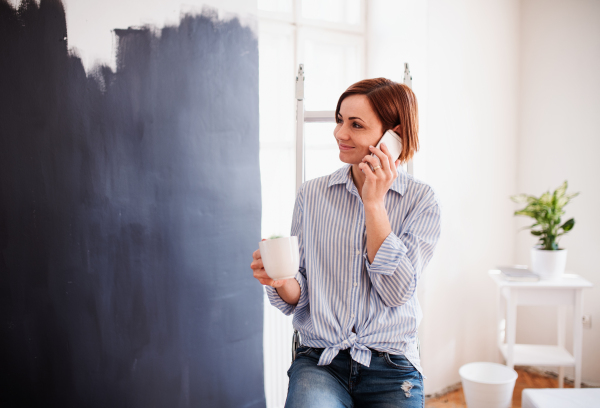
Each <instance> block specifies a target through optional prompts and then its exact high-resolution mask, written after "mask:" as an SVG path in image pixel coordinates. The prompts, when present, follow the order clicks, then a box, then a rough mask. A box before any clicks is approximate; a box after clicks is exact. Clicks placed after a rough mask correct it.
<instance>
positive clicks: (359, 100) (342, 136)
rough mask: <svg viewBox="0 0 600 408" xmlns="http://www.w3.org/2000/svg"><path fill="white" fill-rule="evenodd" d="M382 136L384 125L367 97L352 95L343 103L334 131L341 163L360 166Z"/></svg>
mask: <svg viewBox="0 0 600 408" xmlns="http://www.w3.org/2000/svg"><path fill="white" fill-rule="evenodd" d="M382 135H383V124H382V123H381V121H380V120H379V118H378V117H377V115H376V114H375V112H374V111H373V109H372V108H371V104H370V103H369V100H368V99H367V97H366V96H365V95H350V96H348V97H346V98H345V99H344V100H343V101H342V104H341V106H340V113H339V115H338V117H337V126H336V127H335V130H334V131H333V136H335V140H336V141H337V144H338V147H339V149H340V160H341V161H343V162H344V163H349V164H360V163H361V162H362V159H363V157H365V156H366V155H369V154H371V152H370V151H369V146H376V145H377V142H379V139H381V136H382Z"/></svg>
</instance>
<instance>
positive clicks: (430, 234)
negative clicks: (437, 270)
mask: <svg viewBox="0 0 600 408" xmlns="http://www.w3.org/2000/svg"><path fill="white" fill-rule="evenodd" d="M440 221H441V220H440V206H439V201H438V199H437V196H436V195H435V193H434V192H433V190H430V191H429V192H428V193H427V194H426V195H425V197H423V199H422V200H420V202H419V204H418V205H417V206H416V207H415V209H414V210H413V211H412V212H411V213H410V214H409V215H408V216H407V217H406V219H405V220H404V222H403V223H402V225H401V230H402V232H401V233H400V234H399V235H396V233H394V232H393V231H392V232H390V234H389V235H388V236H387V237H386V239H385V240H384V241H383V243H382V244H381V247H380V248H379V250H378V251H377V254H376V255H375V259H373V263H370V262H369V259H368V257H367V255H366V254H364V255H363V256H364V258H365V265H366V268H367V273H368V274H369V278H370V279H371V283H372V284H373V287H374V288H375V290H376V291H377V293H378V294H379V296H380V297H381V299H382V301H383V303H384V304H385V305H386V306H387V307H396V306H402V305H403V304H405V303H406V302H407V301H408V300H409V299H410V298H411V297H412V296H413V294H414V292H415V290H416V288H417V283H418V281H419V279H420V277H421V273H422V272H423V270H424V269H425V267H426V266H427V264H428V263H429V261H430V260H431V258H432V256H433V251H434V249H435V246H436V244H437V242H438V240H439V237H440V223H441V222H440Z"/></svg>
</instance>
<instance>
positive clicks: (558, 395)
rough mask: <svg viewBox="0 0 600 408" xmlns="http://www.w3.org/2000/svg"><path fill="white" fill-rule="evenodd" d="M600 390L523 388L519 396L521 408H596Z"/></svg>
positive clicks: (599, 398)
mask: <svg viewBox="0 0 600 408" xmlns="http://www.w3.org/2000/svg"><path fill="white" fill-rule="evenodd" d="M599 400H600V388H537V389H533V388H525V389H524V390H523V394H521V406H522V407H523V408H552V407H556V408H564V407H569V408H576V407H582V408H583V407H597V406H598V401H599Z"/></svg>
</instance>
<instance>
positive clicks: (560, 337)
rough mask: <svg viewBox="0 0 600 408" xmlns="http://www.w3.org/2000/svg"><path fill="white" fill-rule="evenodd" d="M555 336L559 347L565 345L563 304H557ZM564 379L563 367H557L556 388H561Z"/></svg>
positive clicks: (564, 312)
mask: <svg viewBox="0 0 600 408" xmlns="http://www.w3.org/2000/svg"><path fill="white" fill-rule="evenodd" d="M556 326H557V328H558V331H557V338H558V345H559V346H560V347H563V348H564V347H565V344H566V330H565V328H566V310H565V306H558V313H557V325H556ZM564 379H565V368H564V367H558V388H563V387H564V384H565V383H564Z"/></svg>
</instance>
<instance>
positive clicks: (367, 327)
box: [266, 165, 440, 374]
mask: <svg viewBox="0 0 600 408" xmlns="http://www.w3.org/2000/svg"><path fill="white" fill-rule="evenodd" d="M385 208H386V210H387V213H388V218H389V220H390V224H391V227H392V232H391V233H390V234H389V235H388V236H387V238H386V239H385V241H384V242H383V244H382V245H381V247H380V248H379V251H378V252H377V254H376V256H375V259H374V260H373V263H372V264H370V263H369V260H368V258H367V253H366V252H367V249H366V247H367V236H366V227H365V211H364V207H363V203H362V200H361V198H360V196H359V195H358V190H357V189H356V186H355V185H354V183H353V181H352V174H351V166H350V165H346V166H344V167H342V168H341V169H339V170H337V171H336V172H334V173H333V174H331V175H329V176H325V177H320V178H317V179H314V180H310V181H307V182H305V183H304V184H302V186H301V187H300V189H299V191H298V195H297V197H296V204H295V207H294V216H293V220H292V232H291V235H296V236H297V237H298V243H299V246H300V270H299V272H298V273H297V274H296V280H297V281H298V283H299V284H300V300H299V301H298V304H297V305H296V306H292V305H290V304H288V303H286V302H285V301H283V300H282V299H281V297H279V295H278V294H277V291H276V290H275V289H274V288H272V287H266V290H267V294H268V296H269V300H270V302H271V304H272V305H274V306H275V307H277V308H278V309H280V310H281V311H282V312H283V313H285V314H286V315H289V314H291V313H294V319H293V324H294V327H295V328H296V329H297V330H298V331H299V332H300V335H301V338H302V344H303V345H306V346H309V347H318V348H325V351H324V352H323V353H322V355H321V358H320V360H319V363H318V364H319V365H328V364H329V363H331V361H332V360H333V359H334V357H335V356H336V355H337V354H338V352H339V351H340V350H345V349H347V348H350V349H351V350H350V354H351V356H352V358H353V359H354V360H355V361H357V362H359V363H361V364H363V365H365V366H369V365H370V362H371V351H370V350H369V348H370V349H375V350H379V351H384V352H388V353H390V354H403V355H405V356H406V358H407V359H408V360H409V361H410V362H411V363H412V364H413V365H414V366H415V368H417V370H419V372H421V374H423V372H422V369H421V365H420V359H419V353H418V350H417V327H418V326H419V322H420V321H421V318H422V312H421V307H420V305H419V301H418V300H417V296H416V292H415V290H416V286H417V283H418V281H419V278H420V276H421V273H422V272H423V270H424V268H425V266H426V265H427V264H428V262H429V260H430V259H431V257H432V256H433V250H434V248H435V245H436V243H437V241H438V239H439V236H440V205H439V201H438V198H437V196H436V194H435V193H434V191H433V189H432V188H431V187H430V186H428V185H427V184H424V183H422V182H420V181H418V180H415V179H414V178H413V176H411V175H409V174H407V173H406V172H405V171H404V170H403V169H402V167H399V168H398V178H396V180H394V182H393V184H392V186H391V187H390V190H389V191H388V192H387V194H386V196H385ZM353 327H354V328H355V331H356V333H354V332H353V331H352V328H353Z"/></svg>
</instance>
